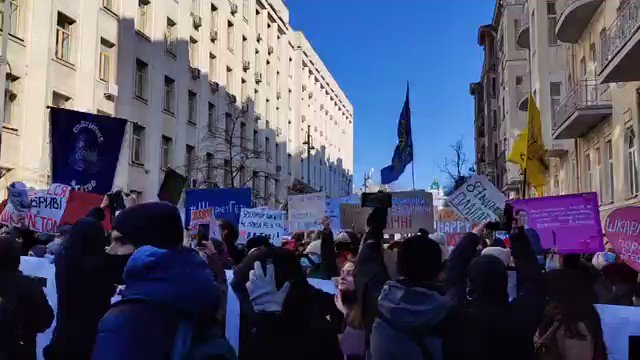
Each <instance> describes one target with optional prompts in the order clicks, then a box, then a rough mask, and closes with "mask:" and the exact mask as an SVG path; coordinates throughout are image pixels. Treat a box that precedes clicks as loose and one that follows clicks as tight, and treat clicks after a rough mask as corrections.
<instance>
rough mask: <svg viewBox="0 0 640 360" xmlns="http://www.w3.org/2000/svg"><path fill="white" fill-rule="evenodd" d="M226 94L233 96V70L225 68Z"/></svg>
mask: <svg viewBox="0 0 640 360" xmlns="http://www.w3.org/2000/svg"><path fill="white" fill-rule="evenodd" d="M226 85H227V92H228V93H229V94H233V69H232V68H230V67H228V66H227V82H226Z"/></svg>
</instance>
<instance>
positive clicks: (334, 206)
mask: <svg viewBox="0 0 640 360" xmlns="http://www.w3.org/2000/svg"><path fill="white" fill-rule="evenodd" d="M359 203H360V200H359V199H358V197H357V196H344V197H337V198H327V200H326V209H325V214H326V215H327V216H328V217H329V219H331V230H332V231H333V236H337V235H338V233H340V230H341V229H342V224H341V222H340V205H341V204H359Z"/></svg>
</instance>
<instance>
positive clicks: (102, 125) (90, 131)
mask: <svg viewBox="0 0 640 360" xmlns="http://www.w3.org/2000/svg"><path fill="white" fill-rule="evenodd" d="M126 125H127V120H126V119H120V118H114V117H110V116H106V115H96V114H91V113H85V112H80V111H73V110H67V109H59V108H51V167H52V179H51V182H53V183H60V184H65V185H69V186H71V187H72V188H73V189H74V190H78V191H86V192H92V193H96V194H106V193H108V192H110V191H111V187H112V186H113V178H114V176H115V173H116V168H117V166H118V158H119V157H120V148H121V146H122V139H123V138H124V131H125V127H126Z"/></svg>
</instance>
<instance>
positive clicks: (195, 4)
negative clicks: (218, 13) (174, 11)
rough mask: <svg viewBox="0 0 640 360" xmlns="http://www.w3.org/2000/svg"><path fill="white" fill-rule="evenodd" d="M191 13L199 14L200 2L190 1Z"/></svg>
mask: <svg viewBox="0 0 640 360" xmlns="http://www.w3.org/2000/svg"><path fill="white" fill-rule="evenodd" d="M191 13H192V14H194V15H198V14H200V1H199V0H191Z"/></svg>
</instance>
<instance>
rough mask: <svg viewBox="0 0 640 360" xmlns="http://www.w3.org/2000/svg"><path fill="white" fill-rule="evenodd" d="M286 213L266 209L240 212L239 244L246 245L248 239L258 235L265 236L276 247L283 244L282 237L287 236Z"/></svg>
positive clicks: (245, 209)
mask: <svg viewBox="0 0 640 360" xmlns="http://www.w3.org/2000/svg"><path fill="white" fill-rule="evenodd" d="M285 216H286V213H285V212H284V211H280V210H269V209H266V208H256V209H247V208H244V209H242V210H241V211H240V223H239V225H238V231H239V232H240V237H239V238H238V242H239V243H241V244H242V243H246V242H247V240H248V239H250V238H252V237H254V236H256V235H265V236H266V237H268V238H269V240H271V243H273V244H274V245H276V246H280V245H281V244H282V236H283V235H284V234H285V230H284V221H285Z"/></svg>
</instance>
